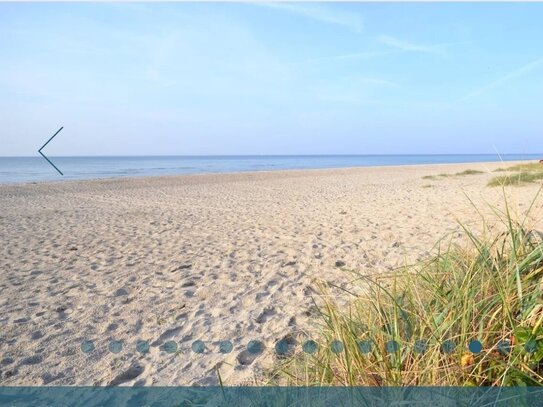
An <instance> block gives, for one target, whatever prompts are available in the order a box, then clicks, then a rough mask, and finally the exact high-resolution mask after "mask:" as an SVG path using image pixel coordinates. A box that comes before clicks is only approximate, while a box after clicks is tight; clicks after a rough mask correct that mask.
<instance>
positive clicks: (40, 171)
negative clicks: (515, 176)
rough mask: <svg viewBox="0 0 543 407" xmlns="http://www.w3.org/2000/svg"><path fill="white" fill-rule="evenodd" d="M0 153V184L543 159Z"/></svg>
mask: <svg viewBox="0 0 543 407" xmlns="http://www.w3.org/2000/svg"><path fill="white" fill-rule="evenodd" d="M48 158H49V159H50V160H51V161H52V162H53V164H54V165H55V166H56V167H57V168H58V169H59V171H60V172H62V175H61V174H60V173H59V172H58V171H57V170H56V169H55V168H54V167H53V166H52V165H50V164H49V163H48V162H47V161H46V160H45V159H44V158H43V157H41V156H36V157H0V184H7V183H28V182H42V181H62V180H83V179H100V178H119V177H140V176H157V175H175V174H203V173H228V172H247V171H276V170H294V169H318V168H347V167H374V166H388V165H415V164H447V163H470V162H490V161H517V160H539V159H541V158H543V154H503V155H497V154H443V155H438V154H434V155H258V156H257V155H254V156H249V155H247V156H137V157H113V156H108V157H48Z"/></svg>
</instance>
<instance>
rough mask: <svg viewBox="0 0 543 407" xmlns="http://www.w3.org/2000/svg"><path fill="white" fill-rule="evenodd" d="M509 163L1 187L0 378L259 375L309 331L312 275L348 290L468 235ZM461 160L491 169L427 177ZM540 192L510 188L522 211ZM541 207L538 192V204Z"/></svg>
mask: <svg viewBox="0 0 543 407" xmlns="http://www.w3.org/2000/svg"><path fill="white" fill-rule="evenodd" d="M502 166H503V165H502V164H500V163H479V164H453V165H427V166H406V167H374V168H358V169H337V170H308V171H280V172H266V173H246V174H221V175H191V176H173V177H159V178H137V179H116V180H98V181H76V182H58V183H41V184H20V185H3V186H0V207H1V208H2V211H1V213H0V225H1V230H2V234H1V237H0V248H1V251H2V255H1V256H0V304H1V310H2V312H1V314H0V318H1V322H2V330H1V331H0V351H1V356H0V359H1V360H0V371H1V376H0V382H1V384H3V385H44V384H48V385H74V384H77V385H108V384H110V385H189V384H202V385H205V384H216V383H217V382H218V376H217V370H218V371H219V372H220V374H221V378H222V380H223V381H224V382H225V383H226V384H242V383H252V382H255V381H258V380H259V379H258V378H259V375H260V374H261V372H262V370H263V369H266V367H268V366H270V365H271V364H272V363H273V361H274V358H275V355H274V344H275V342H276V341H277V340H279V339H282V338H284V337H286V336H287V337H289V338H291V337H292V338H294V339H296V340H298V341H299V340H300V338H302V337H303V336H307V335H309V336H310V335H311V332H312V330H313V329H314V328H313V327H312V322H311V321H312V319H311V317H310V314H311V304H312V302H311V296H312V295H314V293H315V289H316V282H317V281H319V280H324V281H332V282H334V283H337V284H347V282H348V281H349V278H350V275H349V273H347V272H346V271H344V270H343V269H345V268H347V269H356V270H359V271H360V272H363V273H379V272H383V271H387V270H390V269H391V268H393V267H396V266H398V265H401V264H402V263H403V262H405V261H408V262H410V261H415V260H417V259H420V258H422V257H424V256H426V255H428V252H429V251H431V250H432V246H433V244H434V243H435V242H436V241H437V240H438V239H439V238H440V237H442V236H443V235H445V234H447V233H452V234H453V235H452V236H454V234H455V233H457V232H459V230H460V228H459V226H458V224H457V223H456V218H459V219H462V220H463V221H465V222H467V223H469V222H478V221H479V219H480V215H479V214H478V213H477V211H476V209H475V208H473V207H472V206H471V205H470V204H469V201H468V199H467V197H466V196H468V197H469V198H470V199H472V200H473V201H474V202H475V203H476V204H477V206H479V207H480V208H481V209H483V212H484V211H486V212H489V211H487V210H486V209H485V208H486V206H485V205H486V204H485V202H489V203H493V204H498V203H499V202H501V200H502V198H501V193H502V192H501V190H500V188H488V187H486V183H487V182H488V180H489V179H490V178H491V177H492V176H493V174H491V172H490V171H492V170H494V169H496V168H498V167H502ZM465 169H475V170H480V171H483V172H484V173H483V174H476V175H469V176H457V177H449V178H446V179H442V180H427V179H423V178H422V177H423V176H425V175H435V174H439V173H451V174H452V173H456V172H459V171H463V170H465ZM494 175H495V174H494ZM537 189H538V185H535V184H533V185H528V186H523V187H511V188H508V189H507V191H508V194H509V195H510V197H511V202H512V203H513V206H514V207H516V208H518V209H519V211H520V212H522V211H523V210H525V209H526V208H527V207H528V204H529V202H530V200H531V199H533V197H534V196H535V193H536V192H537ZM542 210H543V205H542V204H541V200H539V201H538V202H537V204H536V207H535V208H534V210H533V214H534V215H535V216H536V217H537V215H541V214H542ZM539 219H543V216H540V217H539ZM340 266H341V267H340ZM85 340H88V341H92V342H93V344H94V346H95V349H94V350H93V351H91V352H90V353H84V352H82V350H81V344H82V342H83V341H85ZM196 340H201V341H203V342H204V344H205V348H204V349H203V353H196V352H195V351H194V350H193V349H191V345H192V344H193V342H194V341H196ZM225 340H229V341H231V343H232V345H233V350H232V351H231V352H230V353H226V354H223V353H221V352H219V347H220V343H221V341H225ZM111 341H119V342H120V343H121V344H122V350H120V352H119V353H113V352H111V351H110V350H109V349H108V346H109V344H110V342H111ZM138 341H147V343H148V344H149V352H148V353H141V352H139V351H138V350H137V349H140V350H141V349H143V348H137V347H136V345H137V343H138ZM250 341H260V342H261V343H262V345H263V351H262V352H261V353H257V354H253V353H251V352H250V351H248V350H247V344H248V343H249V342H250ZM141 343H142V344H143V343H144V342H141ZM253 344H254V343H253ZM87 345H88V344H87ZM140 345H141V344H140ZM174 345H175V346H177V349H175V348H173V347H172V346H174ZM88 346H90V345H88ZM142 346H143V345H142ZM195 349H196V350H199V348H198V345H196V346H195ZM113 350H116V349H115V346H113Z"/></svg>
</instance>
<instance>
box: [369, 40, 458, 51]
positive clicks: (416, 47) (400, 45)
mask: <svg viewBox="0 0 543 407" xmlns="http://www.w3.org/2000/svg"><path fill="white" fill-rule="evenodd" d="M377 39H378V41H379V42H380V43H382V44H384V45H387V46H389V47H392V48H396V49H398V50H400V51H405V52H421V53H426V54H435V55H446V53H447V48H448V47H450V46H451V45H456V44H459V43H458V42H449V43H442V44H432V45H423V44H413V43H411V42H408V41H404V40H401V39H398V38H395V37H391V36H388V35H381V36H379V37H378V38H377Z"/></svg>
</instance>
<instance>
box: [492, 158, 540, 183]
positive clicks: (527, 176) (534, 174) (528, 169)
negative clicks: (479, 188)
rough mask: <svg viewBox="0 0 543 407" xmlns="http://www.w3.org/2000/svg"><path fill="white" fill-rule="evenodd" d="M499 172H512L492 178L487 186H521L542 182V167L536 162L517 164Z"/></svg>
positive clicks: (500, 169) (499, 169)
mask: <svg viewBox="0 0 543 407" xmlns="http://www.w3.org/2000/svg"><path fill="white" fill-rule="evenodd" d="M496 171H499V172H513V174H506V175H500V176H497V177H494V178H492V179H491V180H490V181H489V182H488V186H490V187H497V186H506V185H523V184H529V183H533V182H536V181H539V180H543V165H542V164H540V163H538V162H532V163H524V164H517V165H513V166H511V167H507V168H498V169H497V170H496Z"/></svg>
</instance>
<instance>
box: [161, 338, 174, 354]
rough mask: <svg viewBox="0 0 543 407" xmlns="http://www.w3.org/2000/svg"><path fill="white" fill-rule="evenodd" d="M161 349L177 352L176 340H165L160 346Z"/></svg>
mask: <svg viewBox="0 0 543 407" xmlns="http://www.w3.org/2000/svg"><path fill="white" fill-rule="evenodd" d="M160 350H161V351H163V352H166V353H175V352H177V343H176V342H175V341H167V342H164V343H163V344H162V345H161V346H160Z"/></svg>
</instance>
